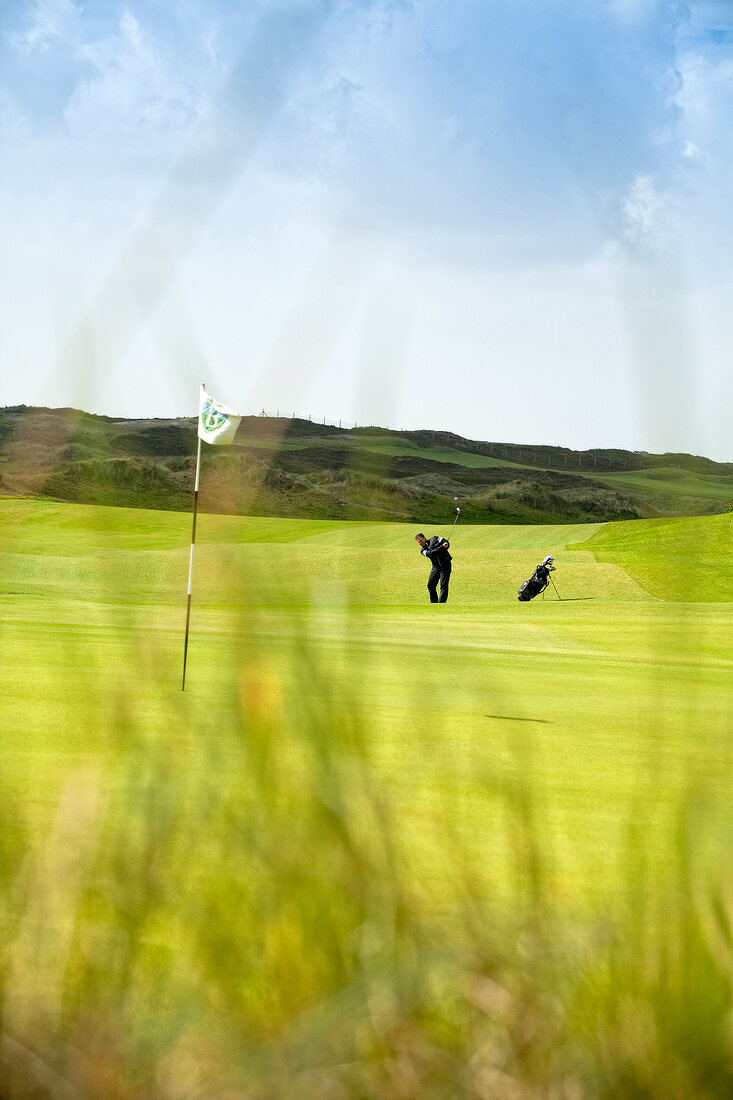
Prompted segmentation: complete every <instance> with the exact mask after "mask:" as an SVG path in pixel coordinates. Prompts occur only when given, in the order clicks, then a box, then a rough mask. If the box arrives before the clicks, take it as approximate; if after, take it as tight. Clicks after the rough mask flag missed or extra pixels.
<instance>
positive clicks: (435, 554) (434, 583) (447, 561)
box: [415, 508, 461, 603]
mask: <svg viewBox="0 0 733 1100" xmlns="http://www.w3.org/2000/svg"><path fill="white" fill-rule="evenodd" d="M460 514H461V509H460V508H456V518H455V519H454V520H453V527H455V525H456V523H457V522H458V517H459V515H460ZM453 527H451V529H450V531H449V533H448V538H447V539H444V538H443V537H442V536H441V535H433V536H432V537H431V538H429V539H426V538H425V535H424V534H423V533H422V531H420V532H419V533H418V534H417V535H415V542H417V543H418V545H419V547H420V553H421V554H422V555H423V557H425V558H427V559H428V561H429V562H430V565H431V569H430V576H429V577H428V592H429V593H430V602H431V603H447V602H448V585H449V584H450V574H451V569H452V564H451V563H452V561H453V559H452V558H451V556H450V554H449V553H448V549H449V547H450V542H449V541H448V539H450V536H451V535H452V534H453ZM438 581H440V598H438Z"/></svg>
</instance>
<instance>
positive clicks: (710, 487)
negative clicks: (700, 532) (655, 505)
mask: <svg viewBox="0 0 733 1100" xmlns="http://www.w3.org/2000/svg"><path fill="white" fill-rule="evenodd" d="M593 477H594V479H595V480H596V481H602V482H604V483H605V484H607V485H613V486H615V487H616V488H623V489H638V490H640V491H641V492H643V493H668V494H674V495H675V496H681V497H699V498H702V499H709V500H730V499H731V498H733V477H725V476H723V475H718V474H694V473H691V472H690V471H689V470H681V469H675V468H669V467H664V466H660V467H656V468H654V469H651V470H630V471H629V472H628V473H621V474H619V473H612V474H604V473H600V472H599V473H598V474H594V475H593Z"/></svg>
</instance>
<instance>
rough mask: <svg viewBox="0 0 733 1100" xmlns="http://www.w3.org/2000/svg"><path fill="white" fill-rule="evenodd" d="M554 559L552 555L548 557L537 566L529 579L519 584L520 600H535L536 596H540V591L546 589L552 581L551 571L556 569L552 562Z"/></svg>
mask: <svg viewBox="0 0 733 1100" xmlns="http://www.w3.org/2000/svg"><path fill="white" fill-rule="evenodd" d="M554 560H555V559H554V558H552V557H547V558H545V559H544V561H542V562H541V563H540V565H538V566H537V568H536V569H535V571H534V573H533V574H532V576H531V577H530V578H529V580H528V581H524V583H523V584H521V585H520V586H519V593H518V595H517V599H518V600H521V601H522V603H526V601H527V600H533V599H534V598H535V596H539V594H540V592H544V591H545V589H546V588H547V586H548V584H549V583H550V573H552V572H553V571H554V569H555V566H554V565H553V564H552V563H553V561H554Z"/></svg>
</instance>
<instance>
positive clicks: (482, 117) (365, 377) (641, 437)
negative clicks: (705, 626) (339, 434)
mask: <svg viewBox="0 0 733 1100" xmlns="http://www.w3.org/2000/svg"><path fill="white" fill-rule="evenodd" d="M0 134H1V141H2V145H1V147H0V223H1V225H2V229H0V232H1V233H2V241H1V243H2V254H3V257H4V261H5V262H4V264H3V267H2V281H3V285H2V296H1V300H2V306H1V307H0V308H1V309H2V315H1V316H0V321H1V322H2V331H3V334H4V341H3V344H4V365H3V371H2V387H1V392H0V404H15V403H20V402H23V403H26V404H45V405H69V404H70V405H74V406H77V407H83V408H86V409H89V410H90V411H95V412H105V413H109V414H112V415H121V416H175V415H183V414H188V415H191V414H193V412H194V411H195V407H196V391H197V386H198V383H199V381H201V380H203V379H205V380H206V381H207V383H208V386H209V388H210V390H211V391H212V392H213V393H214V395H215V396H217V397H218V398H219V399H220V400H222V401H224V402H226V403H227V404H230V405H233V406H234V407H236V408H240V409H241V410H242V411H244V412H254V411H258V410H259V409H260V408H262V407H263V406H264V407H265V408H267V409H268V410H277V409H280V410H281V411H288V412H292V411H297V412H298V413H300V414H306V415H307V414H309V413H310V414H312V415H313V416H314V417H315V416H326V417H328V418H336V419H338V418H343V419H344V420H348V421H354V420H356V421H358V422H360V423H378V424H386V425H389V426H393V427H406V428H411V427H436V428H447V429H451V430H453V431H456V432H461V433H463V434H465V435H468V436H472V437H478V438H485V439H501V440H507V441H518V442H538V443H557V444H562V445H567V446H572V447H580V448H582V447H592V446H622V447H630V448H632V449H641V450H653V451H659V450H679V451H692V452H694V453H704V454H708V455H710V456H711V457H715V458H719V459H724V460H733V439H732V438H731V431H730V410H731V407H732V405H733V370H732V369H731V359H732V353H731V348H733V340H732V337H733V319H732V318H731V315H732V314H733V311H732V310H731V308H730V301H731V289H733V288H732V287H731V282H732V280H731V273H730V259H729V257H730V252H731V240H730V238H731V223H732V220H733V208H732V206H731V200H730V196H731V193H732V190H731V188H732V185H733V179H731V176H732V175H733V173H732V171H731V168H732V165H733V157H732V155H731V154H732V151H731V135H732V134H733V3H731V2H729V0H688V2H686V3H685V2H680V0H584V2H583V3H578V2H577V0H482V2H478V0H453V2H452V3H451V4H449V5H447V4H445V3H439V2H437V0H330V2H328V0H250V2H248V3H241V4H234V3H224V2H222V0H207V2H204V0H178V2H176V3H172V2H168V0H147V2H138V0H130V2H128V3H117V2H113V0H108V2H81V0H80V2H78V3H75V2H72V0H37V2H27V3H25V2H14V0H9V2H6V3H5V4H4V5H2V6H1V7H0Z"/></svg>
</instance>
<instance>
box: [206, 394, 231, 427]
mask: <svg viewBox="0 0 733 1100" xmlns="http://www.w3.org/2000/svg"><path fill="white" fill-rule="evenodd" d="M228 419H229V417H228V415H227V413H225V412H220V410H219V409H217V407H216V405H213V404H212V403H211V401H204V407H203V409H202V410H201V424H202V426H203V429H204V431H205V432H215V431H216V430H217V428H221V427H222V425H224V424H226V422H227V420H228Z"/></svg>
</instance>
